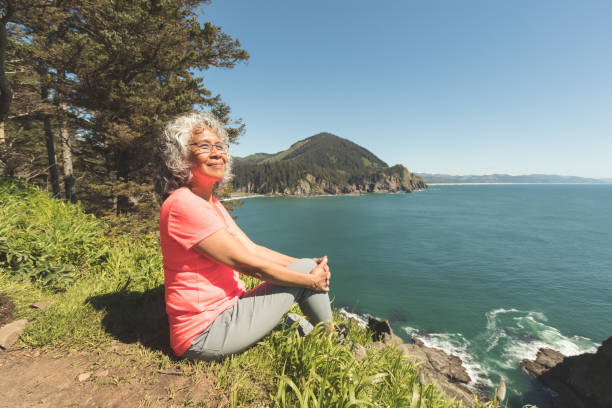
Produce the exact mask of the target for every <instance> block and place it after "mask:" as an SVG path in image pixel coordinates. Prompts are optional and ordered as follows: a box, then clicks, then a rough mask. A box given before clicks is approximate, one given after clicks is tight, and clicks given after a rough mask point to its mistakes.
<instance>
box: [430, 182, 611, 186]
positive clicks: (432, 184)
mask: <svg viewBox="0 0 612 408" xmlns="http://www.w3.org/2000/svg"><path fill="white" fill-rule="evenodd" d="M425 183H426V184H427V185H428V186H471V185H478V186H482V185H504V184H537V185H547V184H555V185H593V186H601V185H604V186H605V185H612V183H516V182H508V183H481V182H475V183H427V182H425Z"/></svg>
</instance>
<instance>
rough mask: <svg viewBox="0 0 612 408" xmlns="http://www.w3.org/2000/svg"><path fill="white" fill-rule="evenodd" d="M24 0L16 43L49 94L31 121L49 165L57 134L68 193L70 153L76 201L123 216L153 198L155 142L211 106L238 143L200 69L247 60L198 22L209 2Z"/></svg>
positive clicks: (235, 126) (235, 127) (236, 130)
mask: <svg viewBox="0 0 612 408" xmlns="http://www.w3.org/2000/svg"><path fill="white" fill-rule="evenodd" d="M24 1H25V2H27V3H28V4H27V6H28V7H21V8H19V10H17V11H16V13H15V18H14V19H13V22H14V28H15V29H14V30H13V32H14V35H15V38H14V42H15V43H16V44H19V45H20V47H18V48H19V52H21V54H22V57H23V58H22V60H25V61H27V64H29V65H30V67H31V69H32V70H34V71H35V72H36V75H35V77H36V78H37V79H36V81H37V83H36V84H35V85H36V87H37V88H38V90H39V92H40V95H44V96H46V97H45V98H44V100H42V101H40V105H39V106H40V107H42V108H41V109H37V113H36V114H30V115H29V116H28V119H29V120H30V121H40V122H43V123H44V128H45V130H46V132H45V133H46V136H47V137H46V140H47V146H49V153H48V156H49V169H50V170H52V169H53V168H54V165H53V163H52V158H53V159H54V157H55V154H54V152H53V153H51V152H50V151H51V150H54V142H55V141H56V140H57V139H58V138H60V139H59V140H60V141H61V142H62V153H63V154H62V156H63V158H64V160H63V165H62V167H63V170H64V185H65V191H66V196H67V198H68V199H71V198H72V194H71V190H72V186H73V185H74V179H75V176H74V175H73V173H72V172H71V171H70V167H71V166H72V163H73V156H72V154H73V153H74V154H75V159H74V172H75V173H78V178H79V180H82V181H81V183H82V184H83V187H82V188H81V189H80V190H79V191H80V193H79V198H81V199H84V200H86V201H87V203H88V204H89V207H90V208H92V209H96V210H98V211H102V212H104V209H108V210H112V212H114V213H120V212H124V211H128V210H131V209H138V208H140V207H143V203H147V204H145V205H144V207H147V206H149V207H150V203H152V202H154V200H153V197H152V196H153V189H152V183H153V174H154V173H155V166H156V157H155V140H156V138H157V136H158V134H159V133H160V132H161V129H162V127H163V125H164V124H165V123H166V122H167V121H168V120H169V119H170V118H172V117H174V116H176V115H178V114H181V113H186V112H189V111H192V110H193V109H194V108H200V109H210V110H212V111H213V112H214V113H215V114H217V115H218V116H219V117H220V118H221V120H222V121H224V123H225V124H226V125H227V128H228V131H229V133H230V137H231V138H232V141H234V140H235V139H237V138H238V137H239V135H240V134H241V133H242V132H243V130H244V125H243V124H242V123H241V122H240V121H232V120H231V119H230V108H229V107H228V106H227V105H225V104H224V103H223V101H222V100H221V98H220V96H219V95H213V93H212V92H211V91H210V90H208V89H207V88H206V87H205V84H204V82H203V80H202V79H201V78H199V77H198V76H196V75H195V74H194V72H196V71H197V70H206V69H210V68H212V67H224V68H231V67H233V66H235V65H236V64H237V63H239V62H241V61H245V60H247V59H248V54H247V53H246V51H244V50H243V49H241V48H240V43H239V42H238V41H237V40H235V39H232V38H231V37H230V36H229V35H227V34H225V33H224V32H223V31H222V30H221V29H220V28H219V27H217V26H215V25H214V24H212V23H205V24H200V23H199V21H198V14H197V11H198V7H199V6H200V4H202V3H206V2H202V1H191V0H167V1H142V0H137V1H125V0H124V1H122V0H117V1H111V0H90V1H76V0H75V1H72V0H24ZM24 4H25V3H24ZM22 85H23V84H18V86H22ZM40 140H41V139H40V138H39V139H38V141H40ZM52 178H53V179H56V178H54V177H52ZM52 184H54V186H55V184H57V183H52ZM54 190H55V188H54Z"/></svg>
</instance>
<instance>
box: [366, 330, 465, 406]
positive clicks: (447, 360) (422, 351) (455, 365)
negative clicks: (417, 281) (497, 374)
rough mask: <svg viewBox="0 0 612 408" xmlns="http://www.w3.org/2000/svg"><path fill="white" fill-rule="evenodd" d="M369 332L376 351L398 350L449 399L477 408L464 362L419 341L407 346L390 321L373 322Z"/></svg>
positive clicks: (415, 339) (414, 339) (416, 339)
mask: <svg viewBox="0 0 612 408" xmlns="http://www.w3.org/2000/svg"><path fill="white" fill-rule="evenodd" d="M368 329H369V330H371V331H372V340H373V341H374V343H373V347H374V348H375V349H382V348H384V347H387V346H391V345H393V346H396V347H397V348H398V349H399V350H400V351H401V352H402V354H403V355H404V356H405V357H406V358H407V359H409V360H411V361H414V362H416V363H418V364H419V366H420V367H421V368H422V370H423V374H424V376H425V380H426V381H428V382H436V383H438V385H439V386H440V388H441V389H442V390H443V391H444V393H445V394H446V395H448V396H449V397H452V398H456V399H457V400H460V401H463V403H464V404H465V405H466V406H472V405H474V403H475V402H476V400H475V398H474V393H473V391H471V390H470V389H469V388H468V387H466V384H468V383H469V382H470V381H471V378H470V376H469V375H468V373H467V371H466V369H465V368H464V367H463V365H462V363H463V362H462V361H461V358H459V357H458V356H455V355H449V354H446V353H445V352H444V351H442V350H439V349H435V348H432V347H427V346H426V345H425V344H424V343H423V342H422V341H420V340H419V339H418V338H414V337H413V339H412V340H413V341H414V343H413V344H408V343H404V342H403V340H402V339H401V338H400V337H398V336H396V335H395V334H393V330H392V329H391V326H390V325H389V322H387V321H386V320H384V321H383V320H378V319H374V318H370V319H369V322H368Z"/></svg>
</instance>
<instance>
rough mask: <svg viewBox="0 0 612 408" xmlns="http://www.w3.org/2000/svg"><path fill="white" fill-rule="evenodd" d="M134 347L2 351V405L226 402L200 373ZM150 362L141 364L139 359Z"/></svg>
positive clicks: (211, 404)
mask: <svg viewBox="0 0 612 408" xmlns="http://www.w3.org/2000/svg"><path fill="white" fill-rule="evenodd" d="M140 353H141V351H140V350H139V349H138V346H136V345H129V344H123V343H120V342H115V343H113V344H112V345H111V346H107V347H104V349H99V350H88V351H80V352H67V351H65V350H58V349H56V350H48V351H40V350H30V349H18V348H13V349H9V350H5V351H0V378H1V379H2V380H1V381H0V395H1V396H2V397H1V398H0V407H3V408H4V407H7V408H8V407H11V408H13V407H33V406H36V407H172V406H176V407H178V406H194V407H216V406H225V405H227V404H228V399H227V397H226V396H224V395H219V393H218V392H217V391H216V390H215V382H214V378H211V377H210V376H209V375H208V374H206V373H202V372H194V371H192V372H187V371H189V369H190V368H189V367H187V368H184V370H185V371H186V372H181V371H176V370H177V369H179V368H177V367H176V366H175V365H171V366H170V367H169V368H168V369H166V370H165V369H162V368H160V367H159V366H158V364H156V363H151V362H150V361H151V360H150V359H142V358H139V354H140ZM143 360H144V361H149V363H141V361H143Z"/></svg>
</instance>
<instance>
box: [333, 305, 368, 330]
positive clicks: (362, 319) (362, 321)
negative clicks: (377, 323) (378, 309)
mask: <svg viewBox="0 0 612 408" xmlns="http://www.w3.org/2000/svg"><path fill="white" fill-rule="evenodd" d="M340 315H341V316H344V317H346V318H347V319H354V320H355V321H357V325H359V327H361V328H362V329H365V328H366V327H368V318H369V315H360V314H357V313H351V312H349V311H348V310H346V309H345V308H343V307H341V308H340Z"/></svg>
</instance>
